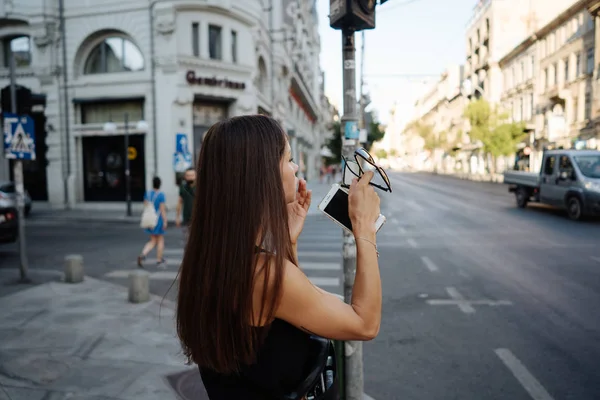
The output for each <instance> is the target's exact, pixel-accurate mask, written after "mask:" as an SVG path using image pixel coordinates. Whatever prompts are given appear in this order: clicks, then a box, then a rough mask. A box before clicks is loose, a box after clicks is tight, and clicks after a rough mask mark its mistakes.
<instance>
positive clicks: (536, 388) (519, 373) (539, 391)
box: [494, 349, 554, 400]
mask: <svg viewBox="0 0 600 400" xmlns="http://www.w3.org/2000/svg"><path fill="white" fill-rule="evenodd" d="M494 352H495V353H496V355H497V356H498V357H499V358H500V360H502V362H503V363H504V365H506V367H507V368H508V369H509V370H510V372H512V374H513V375H514V376H515V378H517V380H518V381H519V383H520V384H521V386H523V389H525V390H526V391H527V393H529V395H530V396H531V398H532V399H534V400H554V399H553V397H552V396H550V393H548V392H547V391H546V389H545V388H544V387H543V386H542V384H541V383H540V382H539V381H538V380H537V379H535V377H534V376H533V375H532V374H531V372H529V371H528V370H527V368H526V367H525V365H523V363H522V362H521V361H519V359H518V358H517V357H515V355H514V354H513V353H512V352H511V351H510V350H508V349H496V350H494Z"/></svg>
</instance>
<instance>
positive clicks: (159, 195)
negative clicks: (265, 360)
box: [137, 177, 167, 268]
mask: <svg viewBox="0 0 600 400" xmlns="http://www.w3.org/2000/svg"><path fill="white" fill-rule="evenodd" d="M160 185H161V181H160V178H159V177H154V179H152V188H153V189H152V190H149V191H147V192H146V194H145V195H144V205H146V204H148V203H150V204H152V205H153V206H154V210H155V211H156V213H157V214H158V222H157V223H156V226H155V227H154V229H146V233H148V234H150V240H149V241H148V243H146V245H145V246H144V248H143V249H142V253H141V254H140V255H139V256H138V259H137V262H138V266H139V267H140V268H143V262H144V260H145V259H146V256H147V255H148V253H150V251H152V249H153V248H154V247H156V259H157V261H156V266H157V267H159V268H164V267H165V266H166V263H165V259H164V258H163V251H164V249H165V236H164V235H165V229H167V207H166V205H165V194H164V193H163V192H161V191H160Z"/></svg>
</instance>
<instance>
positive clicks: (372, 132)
mask: <svg viewBox="0 0 600 400" xmlns="http://www.w3.org/2000/svg"><path fill="white" fill-rule="evenodd" d="M384 135H385V130H383V129H382V128H381V125H380V124H379V122H375V121H374V122H371V123H370V124H369V131H368V132H367V144H366V148H367V150H370V149H371V146H373V143H375V142H377V141H379V140H381V139H383V136H384Z"/></svg>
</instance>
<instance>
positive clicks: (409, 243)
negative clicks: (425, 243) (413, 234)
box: [406, 238, 419, 249]
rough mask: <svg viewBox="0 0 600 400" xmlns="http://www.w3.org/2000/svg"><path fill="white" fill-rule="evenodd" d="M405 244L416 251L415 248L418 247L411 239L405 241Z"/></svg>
mask: <svg viewBox="0 0 600 400" xmlns="http://www.w3.org/2000/svg"><path fill="white" fill-rule="evenodd" d="M406 243H408V245H409V246H410V247H412V248H413V249H416V248H417V247H419V245H418V244H417V242H415V240H414V239H412V238H409V239H406Z"/></svg>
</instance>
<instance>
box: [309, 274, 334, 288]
mask: <svg viewBox="0 0 600 400" xmlns="http://www.w3.org/2000/svg"><path fill="white" fill-rule="evenodd" d="M308 279H309V280H310V281H311V282H312V283H314V284H315V285H317V286H335V287H338V286H340V278H322V277H311V276H309V277H308Z"/></svg>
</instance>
